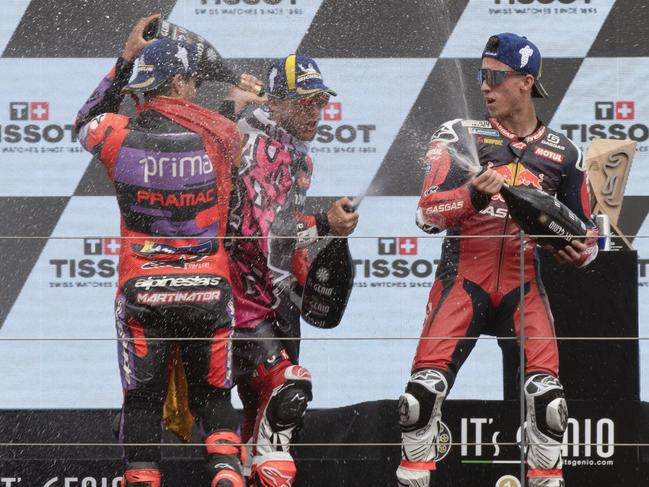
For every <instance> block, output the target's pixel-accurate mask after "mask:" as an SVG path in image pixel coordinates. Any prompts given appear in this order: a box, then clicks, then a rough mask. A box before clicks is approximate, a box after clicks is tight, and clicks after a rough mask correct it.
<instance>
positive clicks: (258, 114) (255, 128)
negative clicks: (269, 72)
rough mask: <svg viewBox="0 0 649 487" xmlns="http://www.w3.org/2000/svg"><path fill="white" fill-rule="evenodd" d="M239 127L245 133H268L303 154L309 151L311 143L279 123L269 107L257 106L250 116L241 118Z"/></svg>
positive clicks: (290, 148)
mask: <svg viewBox="0 0 649 487" xmlns="http://www.w3.org/2000/svg"><path fill="white" fill-rule="evenodd" d="M239 129H240V130H241V132H243V133H244V134H257V135H266V136H268V137H270V138H271V139H273V140H276V141H278V142H279V143H280V144H282V145H283V146H284V147H286V148H287V149H289V150H293V151H296V152H299V153H302V154H308V152H309V143H308V142H305V141H303V140H299V139H298V138H296V137H295V136H293V135H291V134H290V133H289V132H287V131H286V129H284V128H282V127H280V126H279V125H277V122H275V121H274V120H273V119H272V118H271V114H270V110H269V109H268V108H267V107H261V108H257V109H256V110H255V111H254V112H252V115H251V116H250V117H248V118H247V119H245V120H241V121H240V122H239Z"/></svg>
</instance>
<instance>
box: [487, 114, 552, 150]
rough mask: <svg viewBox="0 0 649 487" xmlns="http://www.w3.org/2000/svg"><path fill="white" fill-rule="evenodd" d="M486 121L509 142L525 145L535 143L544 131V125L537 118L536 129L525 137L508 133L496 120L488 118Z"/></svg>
mask: <svg viewBox="0 0 649 487" xmlns="http://www.w3.org/2000/svg"><path fill="white" fill-rule="evenodd" d="M488 120H489V123H490V124H491V126H492V127H493V128H495V129H496V130H497V131H498V132H500V134H501V135H503V136H504V137H505V138H507V139H509V140H511V141H512V142H518V141H520V142H524V143H525V144H529V143H530V142H536V141H538V140H541V139H542V138H543V136H544V135H545V131H546V127H545V124H544V123H543V122H542V121H541V120H540V119H538V118H537V119H536V128H535V129H534V130H533V131H532V133H531V134H529V135H527V136H525V137H519V136H518V135H516V134H515V133H513V132H510V131H509V130H508V129H506V128H505V126H504V125H503V124H501V123H500V122H499V121H498V120H497V119H495V118H493V117H489V118H488Z"/></svg>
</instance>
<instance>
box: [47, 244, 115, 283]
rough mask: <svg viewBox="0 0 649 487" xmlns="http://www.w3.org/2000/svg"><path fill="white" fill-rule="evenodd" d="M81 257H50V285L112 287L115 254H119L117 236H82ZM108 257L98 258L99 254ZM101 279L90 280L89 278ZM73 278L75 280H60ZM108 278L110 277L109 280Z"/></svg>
mask: <svg viewBox="0 0 649 487" xmlns="http://www.w3.org/2000/svg"><path fill="white" fill-rule="evenodd" d="M82 249H83V254H84V255H85V256H86V257H85V258H81V259H69V258H65V259H50V261H49V263H50V266H52V268H53V269H54V276H55V278H56V280H55V281H50V287H112V286H113V282H112V279H111V278H113V277H115V275H116V274H117V256H118V255H119V249H120V239H118V238H84V239H83V243H82ZM104 255H105V256H111V257H110V258H99V257H100V256H104ZM93 278H94V279H97V278H101V280H98V281H97V280H95V281H90V279H93ZM62 279H74V280H75V282H71V281H62ZM108 279H111V280H110V281H109V280H108Z"/></svg>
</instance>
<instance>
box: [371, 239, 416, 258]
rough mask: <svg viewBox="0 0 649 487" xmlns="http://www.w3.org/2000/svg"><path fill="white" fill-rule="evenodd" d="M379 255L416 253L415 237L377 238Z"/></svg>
mask: <svg viewBox="0 0 649 487" xmlns="http://www.w3.org/2000/svg"><path fill="white" fill-rule="evenodd" d="M378 242H379V251H378V252H379V255H397V254H398V255H417V237H384V238H379V240H378Z"/></svg>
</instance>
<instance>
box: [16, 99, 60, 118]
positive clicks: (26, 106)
mask: <svg viewBox="0 0 649 487" xmlns="http://www.w3.org/2000/svg"><path fill="white" fill-rule="evenodd" d="M9 118H10V119H11V120H17V121H27V120H37V121H42V120H48V119H49V118H50V104H49V103H48V102H46V101H32V102H26V101H12V102H11V103H9Z"/></svg>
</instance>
